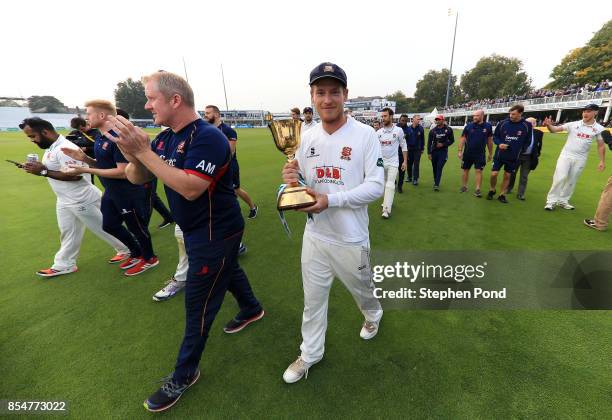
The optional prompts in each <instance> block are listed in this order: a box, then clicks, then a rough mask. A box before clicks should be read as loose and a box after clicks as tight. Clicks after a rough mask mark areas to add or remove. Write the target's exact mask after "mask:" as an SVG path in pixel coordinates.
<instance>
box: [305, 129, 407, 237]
mask: <svg viewBox="0 0 612 420" xmlns="http://www.w3.org/2000/svg"><path fill="white" fill-rule="evenodd" d="M396 154H397V153H396ZM296 159H297V161H298V163H299V165H300V172H301V174H302V176H303V177H304V179H305V182H306V185H308V186H309V187H310V188H312V189H313V190H315V191H316V192H318V193H321V194H327V195H328V199H329V208H327V209H326V210H324V211H322V212H321V213H319V214H315V215H314V219H312V220H309V221H308V222H307V224H306V231H308V232H309V233H310V234H312V235H313V236H314V237H316V238H317V239H319V240H322V241H326V242H331V243H335V244H340V245H344V244H361V243H364V242H367V241H369V232H368V204H369V203H371V202H372V201H374V200H376V199H378V198H379V197H381V196H382V194H383V191H384V168H383V160H382V155H381V152H380V143H379V142H378V138H377V137H376V133H375V132H374V130H373V129H372V127H370V126H368V125H365V124H362V123H360V122H358V121H357V120H355V119H353V118H347V121H346V123H345V124H344V125H343V126H342V127H341V128H339V129H338V130H337V131H336V132H334V133H333V134H331V135H330V134H328V133H327V132H326V131H325V130H324V129H323V124H317V125H316V126H315V127H313V128H312V129H310V130H308V131H307V132H306V133H304V136H303V137H302V142H301V143H300V148H299V149H298V151H297V153H296Z"/></svg>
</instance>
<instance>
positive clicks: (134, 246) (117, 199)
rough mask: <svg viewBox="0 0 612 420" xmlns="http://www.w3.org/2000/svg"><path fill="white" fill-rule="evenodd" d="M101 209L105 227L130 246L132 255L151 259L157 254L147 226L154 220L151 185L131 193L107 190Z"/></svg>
mask: <svg viewBox="0 0 612 420" xmlns="http://www.w3.org/2000/svg"><path fill="white" fill-rule="evenodd" d="M100 210H101V211H102V229H104V231H105V232H107V233H109V234H111V235H113V236H114V237H115V238H117V239H119V240H120V241H121V242H123V243H124V244H125V245H126V246H127V247H128V248H129V249H130V254H131V255H132V257H144V258H145V259H147V260H148V259H149V258H151V257H153V256H154V255H155V254H154V253H153V243H152V242H151V234H150V233H149V228H148V226H149V220H150V219H151V188H143V189H141V190H135V191H132V190H130V191H129V192H123V191H110V190H108V189H107V190H105V191H104V195H102V203H101V204H100ZM123 223H125V226H127V229H126V228H125V226H123Z"/></svg>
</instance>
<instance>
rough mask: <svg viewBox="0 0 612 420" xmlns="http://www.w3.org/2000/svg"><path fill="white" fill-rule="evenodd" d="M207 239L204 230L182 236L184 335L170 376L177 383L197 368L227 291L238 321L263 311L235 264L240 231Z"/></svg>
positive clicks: (242, 273) (184, 379)
mask: <svg viewBox="0 0 612 420" xmlns="http://www.w3.org/2000/svg"><path fill="white" fill-rule="evenodd" d="M207 236H208V231H207V230H206V231H195V232H189V233H187V232H185V233H184V237H185V248H186V250H187V258H188V259H189V271H188V272H187V283H186V284H185V322H186V325H185V335H184V337H183V343H182V344H181V348H180V350H179V354H178V358H177V360H176V366H175V370H174V375H173V378H174V380H175V381H177V382H178V383H185V382H187V381H188V380H189V379H190V378H191V377H192V376H193V375H194V373H195V372H196V370H197V369H198V365H199V364H200V359H201V357H202V352H203V351H204V346H205V345H206V340H207V339H208V334H209V332H210V328H211V326H212V324H213V321H214V320H215V317H216V315H217V312H219V309H220V308H221V304H222V303H223V298H224V297H225V293H226V292H227V291H229V292H230V293H231V294H232V295H234V298H236V300H237V301H238V306H239V307H240V313H239V314H238V316H237V318H240V319H247V318H250V317H252V316H254V315H256V314H258V313H259V312H260V311H261V309H262V308H261V305H260V304H259V301H258V300H257V298H255V295H254V294H253V290H252V289H251V285H250V284H249V279H248V278H247V276H246V274H245V272H244V271H243V270H242V268H241V267H240V265H239V264H238V248H239V246H240V241H241V240H242V231H240V232H238V233H237V234H234V235H233V236H230V237H229V238H226V239H224V240H217V241H209V240H208V237H207Z"/></svg>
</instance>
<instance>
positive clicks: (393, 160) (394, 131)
mask: <svg viewBox="0 0 612 420" xmlns="http://www.w3.org/2000/svg"><path fill="white" fill-rule="evenodd" d="M376 135H377V136H378V141H379V142H380V150H381V151H382V157H383V160H384V162H385V165H387V166H395V167H396V168H397V167H398V166H399V158H398V156H397V149H398V147H400V146H401V148H402V152H407V151H408V146H407V145H406V136H405V135H404V130H402V128H401V127H398V126H397V125H395V124H393V125H392V126H391V127H384V126H383V127H382V128H380V129H379V130H378V131H377V132H376Z"/></svg>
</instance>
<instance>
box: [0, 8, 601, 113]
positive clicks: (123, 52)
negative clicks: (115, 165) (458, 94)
mask: <svg viewBox="0 0 612 420" xmlns="http://www.w3.org/2000/svg"><path fill="white" fill-rule="evenodd" d="M449 8H452V9H454V10H457V9H458V10H459V25H458V30H457V43H456V48H455V60H454V65H453V74H459V75H460V74H462V73H463V72H465V71H466V70H468V69H470V68H472V67H473V66H474V64H475V63H476V62H477V61H478V59H479V58H480V57H482V56H486V55H490V54H492V53H497V54H501V55H506V56H512V57H518V58H519V59H521V60H522V61H523V63H524V64H525V69H526V70H527V73H528V74H529V75H530V76H531V77H532V79H533V82H534V85H535V86H536V87H541V86H543V85H544V84H546V83H547V82H548V81H549V77H548V76H549V74H550V72H551V70H552V68H553V67H554V66H555V65H557V64H558V63H559V62H560V60H561V58H562V57H563V56H565V54H566V53H567V52H568V51H569V50H570V49H572V48H576V47H580V46H582V45H584V44H585V43H586V42H587V41H588V40H589V39H590V38H591V36H592V35H593V33H594V32H596V31H597V30H599V29H600V28H601V26H602V25H603V24H604V23H605V22H606V21H607V20H609V19H610V18H612V12H610V11H609V3H608V2H605V1H600V0H597V1H589V2H584V3H580V2H578V3H574V2H561V1H534V0H531V1H524V0H514V1H512V2H510V1H469V2H465V1H464V2H459V1H454V0H451V1H445V0H442V1H437V2H430V1H421V2H418V3H416V4H415V3H412V2H408V1H394V0H387V1H384V0H383V1H361V0H358V1H352V2H349V1H336V0H326V1H319V0H313V1H305V2H303V1H298V2H288V1H263V0H262V1H248V2H242V1H219V2H209V1H206V2H195V1H193V0H191V1H184V0H172V1H168V0H166V1H160V0H148V1H127V0H123V1H115V0H104V1H101V2H89V1H65V0H59V1H26V0H19V1H10V2H9V1H5V2H3V3H2V48H1V49H0V54H2V64H1V66H0V76H1V77H0V96H24V97H28V96H31V95H53V96H56V97H57V98H59V99H60V100H62V101H63V102H64V103H65V104H66V105H68V106H75V105H79V106H81V105H82V104H83V103H84V102H85V101H86V100H88V99H92V98H106V99H110V100H113V89H114V88H115V87H116V84H117V82H119V81H121V80H124V79H126V78H128V77H132V78H137V79H139V78H140V77H141V76H142V75H143V74H147V73H151V72H153V71H156V70H158V69H164V70H168V71H173V72H176V73H179V74H181V75H184V71H183V61H182V59H183V57H184V59H185V62H186V64H187V75H188V78H189V82H190V83H191V85H192V87H193V88H194V91H195V98H196V106H197V108H198V109H202V108H203V107H204V105H206V104H217V105H219V106H220V108H225V100H224V96H223V85H222V82H221V71H220V66H221V64H223V67H224V70H225V80H226V85H227V97H228V101H229V107H230V109H261V108H262V107H263V108H264V109H266V110H270V111H276V112H282V111H287V110H288V109H289V108H291V107H293V106H299V107H303V106H305V105H307V104H308V103H309V102H310V100H309V91H308V74H309V72H310V70H311V69H312V68H313V67H314V66H315V65H317V64H318V63H320V62H322V61H332V62H334V63H337V64H338V65H340V66H341V67H343V68H344V70H345V71H346V72H347V75H348V82H349V91H350V96H351V97H354V96H358V95H364V96H370V95H385V94H389V93H392V92H394V91H396V90H398V89H399V90H402V91H404V93H406V94H408V95H412V94H413V93H414V90H415V86H416V82H417V81H418V80H419V79H420V78H421V77H422V76H423V74H424V73H425V72H427V71H428V70H430V69H436V70H439V69H442V68H444V67H448V66H449V62H450V52H451V47H452V35H453V27H454V21H455V20H454V19H455V18H454V16H453V17H449V16H448V9H449ZM606 10H608V11H607V12H606Z"/></svg>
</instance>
